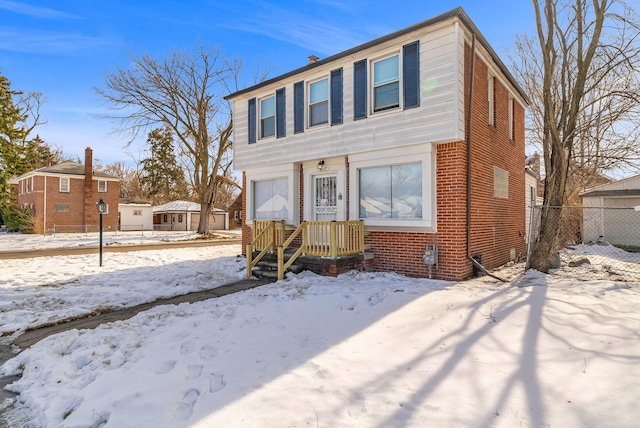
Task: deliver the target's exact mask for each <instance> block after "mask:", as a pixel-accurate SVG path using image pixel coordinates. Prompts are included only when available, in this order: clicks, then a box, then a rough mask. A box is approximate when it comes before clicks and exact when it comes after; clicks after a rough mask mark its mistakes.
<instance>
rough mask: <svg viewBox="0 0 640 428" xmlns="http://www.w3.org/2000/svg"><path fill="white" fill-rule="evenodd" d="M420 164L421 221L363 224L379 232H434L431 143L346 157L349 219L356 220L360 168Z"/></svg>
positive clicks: (365, 220)
mask: <svg viewBox="0 0 640 428" xmlns="http://www.w3.org/2000/svg"><path fill="white" fill-rule="evenodd" d="M417 162H421V163H422V220H400V219H371V218H366V219H363V220H364V224H365V225H366V226H372V227H373V228H380V230H417V229H419V230H420V231H424V232H435V231H436V222H435V219H436V212H435V207H436V204H435V196H436V195H435V167H434V162H435V156H434V155H433V149H432V145H431V144H420V145H416V146H407V147H400V148H394V149H388V150H379V151H376V152H368V153H361V154H356V155H351V156H349V183H350V184H349V187H350V191H349V218H350V219H351V220H356V219H359V218H360V212H359V211H360V201H359V200H358V197H359V195H360V181H359V172H360V169H362V168H370V167H378V166H391V165H402V164H409V163H417Z"/></svg>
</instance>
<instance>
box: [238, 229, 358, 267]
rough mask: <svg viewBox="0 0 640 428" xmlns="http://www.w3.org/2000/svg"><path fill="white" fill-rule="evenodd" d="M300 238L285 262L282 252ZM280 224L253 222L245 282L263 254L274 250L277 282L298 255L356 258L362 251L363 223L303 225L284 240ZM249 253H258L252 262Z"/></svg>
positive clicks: (283, 230)
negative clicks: (275, 252) (296, 246)
mask: <svg viewBox="0 0 640 428" xmlns="http://www.w3.org/2000/svg"><path fill="white" fill-rule="evenodd" d="M300 235H301V241H302V245H301V246H300V248H298V249H297V250H296V251H295V253H294V254H292V255H291V256H290V257H289V259H288V260H287V261H286V262H285V260H284V251H285V250H286V249H287V248H288V247H289V246H290V245H291V244H292V243H293V241H294V240H295V239H296V238H297V237H298V236H300ZM284 237H285V227H284V221H271V220H268V221H265V220H260V221H254V222H253V241H252V242H251V244H249V245H247V278H248V277H250V276H251V271H252V269H253V268H254V267H255V266H256V265H257V264H258V262H259V261H260V260H261V259H262V258H263V257H264V255H265V254H266V253H267V252H273V251H274V250H276V248H277V253H278V279H283V278H284V272H285V271H286V270H287V268H289V266H291V265H292V264H293V262H294V261H295V260H296V259H297V258H298V257H299V256H300V255H302V254H304V255H309V256H319V257H331V258H336V257H340V256H347V255H352V254H359V253H362V252H364V251H365V245H364V221H362V220H347V221H305V222H302V224H300V226H298V228H297V229H296V230H294V231H293V232H292V233H291V235H290V236H289V238H288V239H286V240H284ZM253 251H260V253H259V254H258V255H257V256H256V258H255V259H253Z"/></svg>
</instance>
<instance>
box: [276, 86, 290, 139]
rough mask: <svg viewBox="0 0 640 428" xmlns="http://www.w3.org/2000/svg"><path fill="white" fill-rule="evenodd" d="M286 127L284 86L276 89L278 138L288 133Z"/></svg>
mask: <svg viewBox="0 0 640 428" xmlns="http://www.w3.org/2000/svg"><path fill="white" fill-rule="evenodd" d="M286 127H287V122H286V116H285V92H284V88H281V89H278V90H277V91H276V138H280V137H284V136H285V135H287V130H286Z"/></svg>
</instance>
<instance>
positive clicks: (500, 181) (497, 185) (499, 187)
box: [493, 166, 509, 199]
mask: <svg viewBox="0 0 640 428" xmlns="http://www.w3.org/2000/svg"><path fill="white" fill-rule="evenodd" d="M493 196H495V197H496V198H501V199H509V171H505V170H504V169H502V168H498V167H497V166H494V167H493Z"/></svg>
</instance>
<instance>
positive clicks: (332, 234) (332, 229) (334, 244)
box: [329, 220, 338, 259]
mask: <svg viewBox="0 0 640 428" xmlns="http://www.w3.org/2000/svg"><path fill="white" fill-rule="evenodd" d="M337 235H338V223H337V222H336V221H335V220H333V221H331V224H330V226H329V245H330V246H331V248H329V251H330V252H331V257H332V258H334V259H335V258H336V257H337V256H338V239H337Z"/></svg>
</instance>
